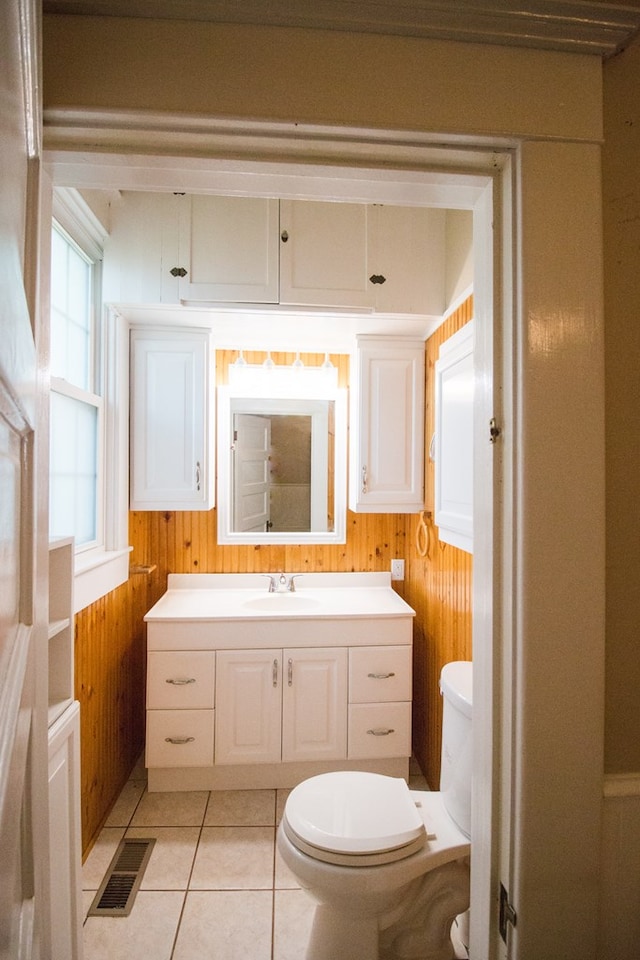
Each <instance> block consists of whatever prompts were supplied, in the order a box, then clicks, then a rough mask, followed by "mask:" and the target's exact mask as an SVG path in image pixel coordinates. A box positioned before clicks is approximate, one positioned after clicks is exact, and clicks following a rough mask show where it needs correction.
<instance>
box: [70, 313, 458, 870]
mask: <svg viewBox="0 0 640 960" xmlns="http://www.w3.org/2000/svg"><path fill="white" fill-rule="evenodd" d="M471 310H472V305H471V303H470V302H468V303H467V304H465V306H464V307H463V308H461V310H459V311H457V312H456V314H454V315H453V316H452V317H451V318H449V320H447V321H446V323H445V324H444V325H443V327H442V328H441V329H440V330H438V331H437V333H436V334H435V335H434V336H433V337H432V338H431V339H430V340H429V342H428V343H427V410H426V414H427V415H426V435H427V438H428V439H427V447H426V449H427V450H428V443H429V440H430V438H431V433H432V430H433V376H432V374H433V365H434V363H435V360H436V358H437V350H438V347H439V344H440V343H441V342H442V341H443V340H444V339H446V338H447V337H449V336H451V334H452V333H454V332H455V330H457V329H458V328H459V327H460V326H462V325H463V323H465V322H466V321H467V319H469V318H470V317H471V315H472V314H471ZM236 356H237V353H222V352H221V353H219V355H218V358H217V376H218V378H219V382H224V381H226V367H227V365H228V363H229V362H233V360H234V359H235V358H236ZM263 358H264V354H254V353H251V354H250V353H245V359H246V360H247V362H251V363H257V362H260V361H261V359H263ZM273 358H274V360H275V361H276V362H280V363H283V362H292V361H293V359H295V355H293V354H291V355H288V354H287V355H279V354H274V355H273ZM302 359H303V361H304V362H305V363H308V364H311V363H314V362H315V363H321V362H322V360H323V359H324V357H323V356H322V355H319V356H314V357H311V356H309V355H303V356H302ZM331 360H332V362H333V363H334V364H335V365H336V366H337V367H338V369H339V379H340V383H341V385H342V386H345V385H347V382H348V361H347V358H346V357H337V356H335V357H334V356H333V355H332V357H331ZM426 489H427V503H428V504H429V507H428V509H429V510H432V509H433V503H432V500H433V472H432V465H431V464H429V462H428V461H427V488H426ZM415 531H416V517H414V516H404V515H401V514H378V515H376V514H355V513H351V512H349V514H348V519H347V542H346V544H335V545H326V546H314V545H304V546H296V545H286V546H253V545H246V546H231V545H223V546H219V545H218V543H217V515H216V511H215V510H210V511H194V512H189V513H187V512H175V511H159V512H142V511H140V512H135V513H131V514H130V516H129V542H130V543H131V545H132V546H133V553H132V559H131V563H132V568H136V567H137V566H146V565H151V566H154V567H155V568H154V569H153V570H152V571H151V572H150V573H149V574H144V573H143V574H133V575H132V576H131V577H130V578H129V580H128V582H127V583H125V584H123V585H122V586H121V587H119V588H118V589H117V590H115V591H114V592H113V593H111V594H109V595H108V596H106V597H104V598H103V599H102V600H99V601H98V602H97V603H95V604H93V605H92V606H90V607H88V608H87V609H86V610H83V611H81V613H80V614H78V616H77V618H76V696H77V698H78V699H79V700H80V704H81V767H82V772H81V782H82V841H83V844H82V845H83V851H84V852H85V854H86V852H87V851H88V850H89V849H90V847H91V844H92V842H93V840H94V838H95V836H96V835H97V833H98V831H99V830H100V828H101V826H102V824H103V823H104V820H105V818H106V817H107V815H108V813H109V810H110V809H111V806H112V805H113V803H114V801H115V799H116V798H117V796H118V794H119V792H120V790H121V789H122V786H123V785H124V783H125V781H126V779H127V777H128V776H129V773H130V771H131V769H132V767H133V765H134V764H135V761H136V760H137V758H138V756H139V755H140V753H141V751H142V749H143V745H144V701H145V652H146V628H145V625H144V623H143V619H142V618H143V616H144V614H145V613H146V611H147V610H148V609H149V608H150V607H151V606H152V605H153V604H154V603H155V602H156V600H157V599H158V598H159V597H160V596H161V595H162V594H163V593H164V591H165V590H166V586H167V575H168V574H169V573H234V572H239V573H251V572H256V571H274V570H286V571H303V572H304V571H305V570H308V571H323V570H326V571H340V572H350V571H382V570H384V571H387V570H389V566H390V562H391V560H392V558H394V557H404V558H405V560H406V568H405V574H406V578H405V581H404V582H403V583H397V584H395V586H396V588H397V590H398V592H399V593H400V594H401V595H402V596H404V597H405V599H407V601H408V602H409V603H411V605H412V606H413V607H414V608H415V609H416V612H417V616H416V619H415V628H414V642H415V657H414V673H415V680H414V687H415V694H414V695H415V698H416V700H415V702H416V706H415V711H414V751H415V754H416V756H417V758H418V760H419V762H420V765H421V766H422V768H423V770H424V772H425V774H426V776H427V778H428V780H429V782H430V784H431V785H432V786H434V787H435V786H437V784H438V779H439V762H440V710H441V706H440V697H439V696H438V686H437V683H438V676H439V672H440V669H441V667H442V665H443V664H444V663H446V662H447V661H448V660H453V659H468V658H470V656H471V558H470V556H469V555H468V554H465V553H463V552H462V551H459V550H456V549H455V548H453V547H450V546H447V545H445V544H440V543H439V541H438V538H437V531H436V530H435V528H434V527H433V524H432V523H431V524H430V531H431V546H430V551H429V556H428V557H425V558H420V557H418V555H417V552H416V548H415Z"/></svg>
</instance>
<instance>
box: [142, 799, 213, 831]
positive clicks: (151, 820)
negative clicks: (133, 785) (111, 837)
mask: <svg viewBox="0 0 640 960" xmlns="http://www.w3.org/2000/svg"><path fill="white" fill-rule="evenodd" d="M208 798H209V794H208V792H207V791H203V790H199V791H194V792H185V793H180V792H176V793H148V792H145V794H144V796H143V797H142V799H141V801H140V803H139V804H138V808H137V810H136V812H135V814H134V815H133V819H132V820H131V826H132V827H199V826H201V825H202V821H203V820H204V813H205V810H206V808H207V800H208Z"/></svg>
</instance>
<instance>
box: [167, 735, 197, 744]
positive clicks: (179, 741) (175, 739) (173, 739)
mask: <svg viewBox="0 0 640 960" xmlns="http://www.w3.org/2000/svg"><path fill="white" fill-rule="evenodd" d="M194 740H195V737H165V738H164V742H165V743H175V744H182V743H193V741H194Z"/></svg>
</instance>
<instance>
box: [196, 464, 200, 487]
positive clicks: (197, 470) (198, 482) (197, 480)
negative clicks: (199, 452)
mask: <svg viewBox="0 0 640 960" xmlns="http://www.w3.org/2000/svg"><path fill="white" fill-rule="evenodd" d="M199 489H200V461H199V460H196V490H199Z"/></svg>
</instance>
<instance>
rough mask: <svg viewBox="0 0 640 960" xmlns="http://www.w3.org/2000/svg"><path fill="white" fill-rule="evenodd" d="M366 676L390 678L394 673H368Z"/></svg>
mask: <svg viewBox="0 0 640 960" xmlns="http://www.w3.org/2000/svg"><path fill="white" fill-rule="evenodd" d="M367 676H368V677H370V678H371V679H372V680H390V679H391V677H395V673H368V674H367Z"/></svg>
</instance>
